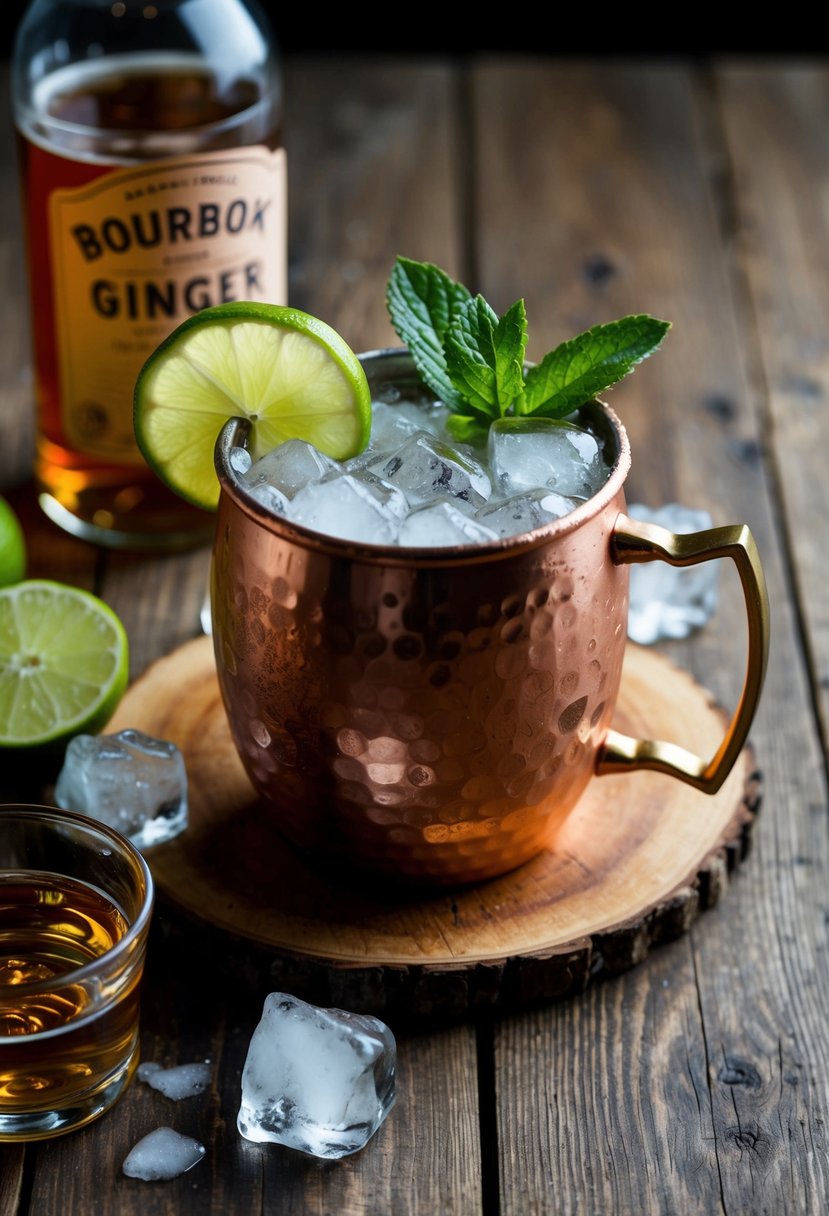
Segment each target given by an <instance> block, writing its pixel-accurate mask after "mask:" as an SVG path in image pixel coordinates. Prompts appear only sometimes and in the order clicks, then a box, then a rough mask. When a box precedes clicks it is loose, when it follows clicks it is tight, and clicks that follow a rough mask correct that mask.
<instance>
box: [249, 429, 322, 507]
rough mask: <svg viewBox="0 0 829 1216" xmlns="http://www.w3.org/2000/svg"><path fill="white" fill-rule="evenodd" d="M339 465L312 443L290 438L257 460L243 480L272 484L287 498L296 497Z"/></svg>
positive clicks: (251, 482) (254, 483)
mask: <svg viewBox="0 0 829 1216" xmlns="http://www.w3.org/2000/svg"><path fill="white" fill-rule="evenodd" d="M336 467H337V465H336V462H335V461H333V460H332V459H331V457H330V456H326V455H324V454H323V453H322V452H318V451H317V449H316V448H315V447H314V445H313V444H312V443H306V442H305V440H304V439H289V440H288V441H287V443H281V444H280V445H279V447H278V448H274V449H273V450H272V451H270V452H266V453H265V455H264V456H262V457H260V459H259V460H257V461H255V463H254V464H252V465H251V467H250V469H249V471H248V472H247V473H246V474H245V477H244V481H245V482H246V484H247V485H249V486H258V485H263V484H267V485H270V486H273V487H274V489H276V490H278V491H279V492H280V494H282V495H284V496H285V497H286V498H293V496H294V495H295V494H296V493H297V491H298V490H301V489H302V487H303V486H306V485H310V484H311V483H312V482H315V481H321V480H322V478H323V477H325V475H326V473H330V472H331V471H332V470H333V469H336Z"/></svg>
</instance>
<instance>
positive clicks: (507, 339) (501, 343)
mask: <svg viewBox="0 0 829 1216" xmlns="http://www.w3.org/2000/svg"><path fill="white" fill-rule="evenodd" d="M494 340H495V383H496V389H497V393H498V408H499V412H500V414H501V417H503V416H504V414H505V413H506V412H507V410H508V409H509V407H510V406H511V405H512V404H513V402H514V401H515V400H516V399H517V398H519V397H520V396H521V395H522V393H523V392H524V355H525V354H526V351H527V310H526V308H525V307H524V301H523V300H516V301H515V303H514V304H513V306H512V308H509V309H507V311H506V312H505V313H504V315H503V317H501V320H500V321H499V322H498V325H497V326H496V328H495V334H494Z"/></svg>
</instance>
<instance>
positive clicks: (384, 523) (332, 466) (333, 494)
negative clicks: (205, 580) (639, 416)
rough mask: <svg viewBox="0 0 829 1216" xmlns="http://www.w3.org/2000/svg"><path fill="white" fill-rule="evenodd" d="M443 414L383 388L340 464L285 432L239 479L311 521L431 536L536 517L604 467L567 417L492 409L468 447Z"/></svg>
mask: <svg viewBox="0 0 829 1216" xmlns="http://www.w3.org/2000/svg"><path fill="white" fill-rule="evenodd" d="M415 395H416V394H415ZM450 414H451V411H450V410H449V409H448V408H447V407H446V406H445V405H443V404H442V403H441V402H435V401H434V400H433V399H431V398H428V397H423V398H421V399H420V400H406V399H405V398H403V396H402V395H401V393H400V391H399V390H397V389H395V390H394V396H393V397H392V396H390V393H389V391H388V390H386V391H385V392H381V393H380V394H379V399H378V400H375V401H374V402H373V403H372V427H371V439H370V442H369V446H368V448H367V449H366V450H365V451H364V452H361V453H360V454H359V455H357V456H354V457H352V458H351V459H350V460H347V461H345V462H344V463H343V464H338V463H337V462H336V461H333V460H331V459H330V457H328V456H325V455H323V454H322V453H321V452H318V451H317V450H316V448H314V447H313V446H312V445H311V444H309V443H306V442H304V441H300V440H297V439H292V440H289V441H288V442H287V443H284V444H282V445H281V446H280V447H278V448H275V449H274V450H273V451H271V452H268V453H266V454H265V455H264V456H262V457H261V458H260V459H259V460H257V461H256V462H255V463H253V464H252V465H251V466H250V467H249V468H247V469H246V470H244V471H243V472H242V473H241V475H240V476H239V484H240V485H241V487H242V488H243V489H244V491H245V492H246V493H248V494H250V495H251V496H252V497H253V498H255V499H256V500H257V501H258V502H259V503H260V505H262V506H264V507H265V508H266V509H267V510H268V511H270V512H271V513H272V514H273V515H276V516H279V517H282V518H284V519H287V520H289V521H291V522H294V523H297V524H301V525H303V526H304V527H307V528H311V529H313V530H314V531H315V532H321V533H324V534H327V535H329V536H336V537H339V538H340V539H343V540H351V541H356V542H359V543H365V544H381V545H400V546H404V547H417V548H431V547H441V546H456V545H479V544H491V543H493V542H496V541H498V540H503V539H507V538H510V537H513V536H519V535H521V533H524V532H529V531H532V529H534V528H538V527H542V526H543V525H545V524H549V523H551V522H553V521H554V520H556V519H560V518H561V517H562V516H564V515H567V514H568V513H569V512H570V511H574V510H575V509H576V508H577V507H578V506H579V505H580V504H581V503H582V502H585V501H586V500H587V499H588V498H590V497H592V495H594V494H595V493H597V491H598V490H600V489H601V487H602V486H603V485H604V483H605V482H606V481H607V478H608V476H609V475H610V468H609V467H608V465H607V464H606V462H605V459H604V456H603V445H602V443H601V441H600V440H599V439H598V438H597V437H596V436H595V435H594V434H592V432H591V431H589V430H587V429H585V427H583V426H581V425H576V424H575V423H573V422H571V421H560V420H553V419H549V418H539V419H535V418H522V419H520V420H516V419H510V418H505V419H501V420H499V421H497V422H495V423H493V425H492V426H491V427H490V430H489V436H488V442H487V444H486V445H478V446H476V447H473V446H472V445H470V444H465V443H458V442H457V441H456V440H455V439H453V437H452V436H451V435H450V434H449V432H448V431H447V429H446V421H447V418H449V417H450ZM235 451H236V449H234V452H235ZM231 466H232V467H233V468H234V469H235V468H236V465H235V464H234V462H233V460H231Z"/></svg>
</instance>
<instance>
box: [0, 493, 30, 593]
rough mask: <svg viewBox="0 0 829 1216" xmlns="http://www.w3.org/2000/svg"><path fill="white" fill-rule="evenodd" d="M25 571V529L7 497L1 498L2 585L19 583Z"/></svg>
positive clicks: (0, 571) (0, 563)
mask: <svg viewBox="0 0 829 1216" xmlns="http://www.w3.org/2000/svg"><path fill="white" fill-rule="evenodd" d="M25 573H26V545H25V542H24V540H23V529H22V528H21V527H20V522H19V520H18V518H17V516H16V515H15V513H14V511H13V510H12V509H11V507H10V506H9V504H8V503H7V502H6V500H5V498H0V587H6V586H8V584H9V583H19V582H20V580H21V579H22V577H23V575H24V574H25Z"/></svg>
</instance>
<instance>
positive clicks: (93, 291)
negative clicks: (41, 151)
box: [49, 147, 287, 464]
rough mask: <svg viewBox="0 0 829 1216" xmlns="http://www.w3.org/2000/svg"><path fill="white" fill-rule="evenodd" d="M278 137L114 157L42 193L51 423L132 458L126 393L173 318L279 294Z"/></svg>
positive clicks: (283, 290) (282, 174) (282, 292)
mask: <svg viewBox="0 0 829 1216" xmlns="http://www.w3.org/2000/svg"><path fill="white" fill-rule="evenodd" d="M286 193H287V169H286V158H285V150H284V148H279V149H277V150H276V151H275V152H272V151H270V150H269V149H268V148H264V147H252V148H236V149H226V150H222V151H218V152H207V153H202V154H199V155H192V156H182V157H175V158H172V159H165V160H162V161H153V162H149V163H143V164H141V165H131V166H130V167H129V168H117V169H114V170H113V171H112V172H109V173H105V174H104V175H103V176H102V177H98V178H96V179H95V180H94V181H92V182H90V183H88V184H86V185H84V186H78V187H73V188H71V189H60V190H55V191H54V192H53V193H52V195H51V197H50V200H49V236H50V242H51V253H52V264H53V270H54V282H55V323H56V330H57V347H58V368H59V375H60V389H61V393H60V396H61V403H62V404H61V409H62V423H63V430H64V433H65V436H66V438H67V439H68V440H69V442H70V443H71V444H72V445H73V446H74V447H76V448H77V449H78V450H80V451H84V452H87V453H89V454H90V455H93V456H97V457H101V458H102V459H110V460H115V461H117V462H118V463H120V464H123V463H140V460H141V458H140V456H139V454H138V452H137V449H136V446H135V439H134V435H133V425H132V396H133V388H134V386H135V380H136V377H137V375H138V372H139V371H140V369H141V366H142V364H143V362H144V360H145V359H146V358H147V357H148V356H149V355H150V354H152V352H153V351H154V350H155V348H156V346H157V345H158V344H159V342H161V341H162V339H163V338H165V337H166V336H167V334H168V333H170V331H171V330H172V329H174V328H175V327H176V325H178V324H179V323H180V322H181V321H183V320H185V319H186V318H187V317H188V316H190V315H191V314H192V313H194V312H198V311H199V310H200V309H202V308H207V307H209V306H210V305H212V304H223V303H225V302H227V301H230V300H264V301H269V302H271V303H275V304H284V303H285V301H286V299H287V266H286V217H287V201H286Z"/></svg>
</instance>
